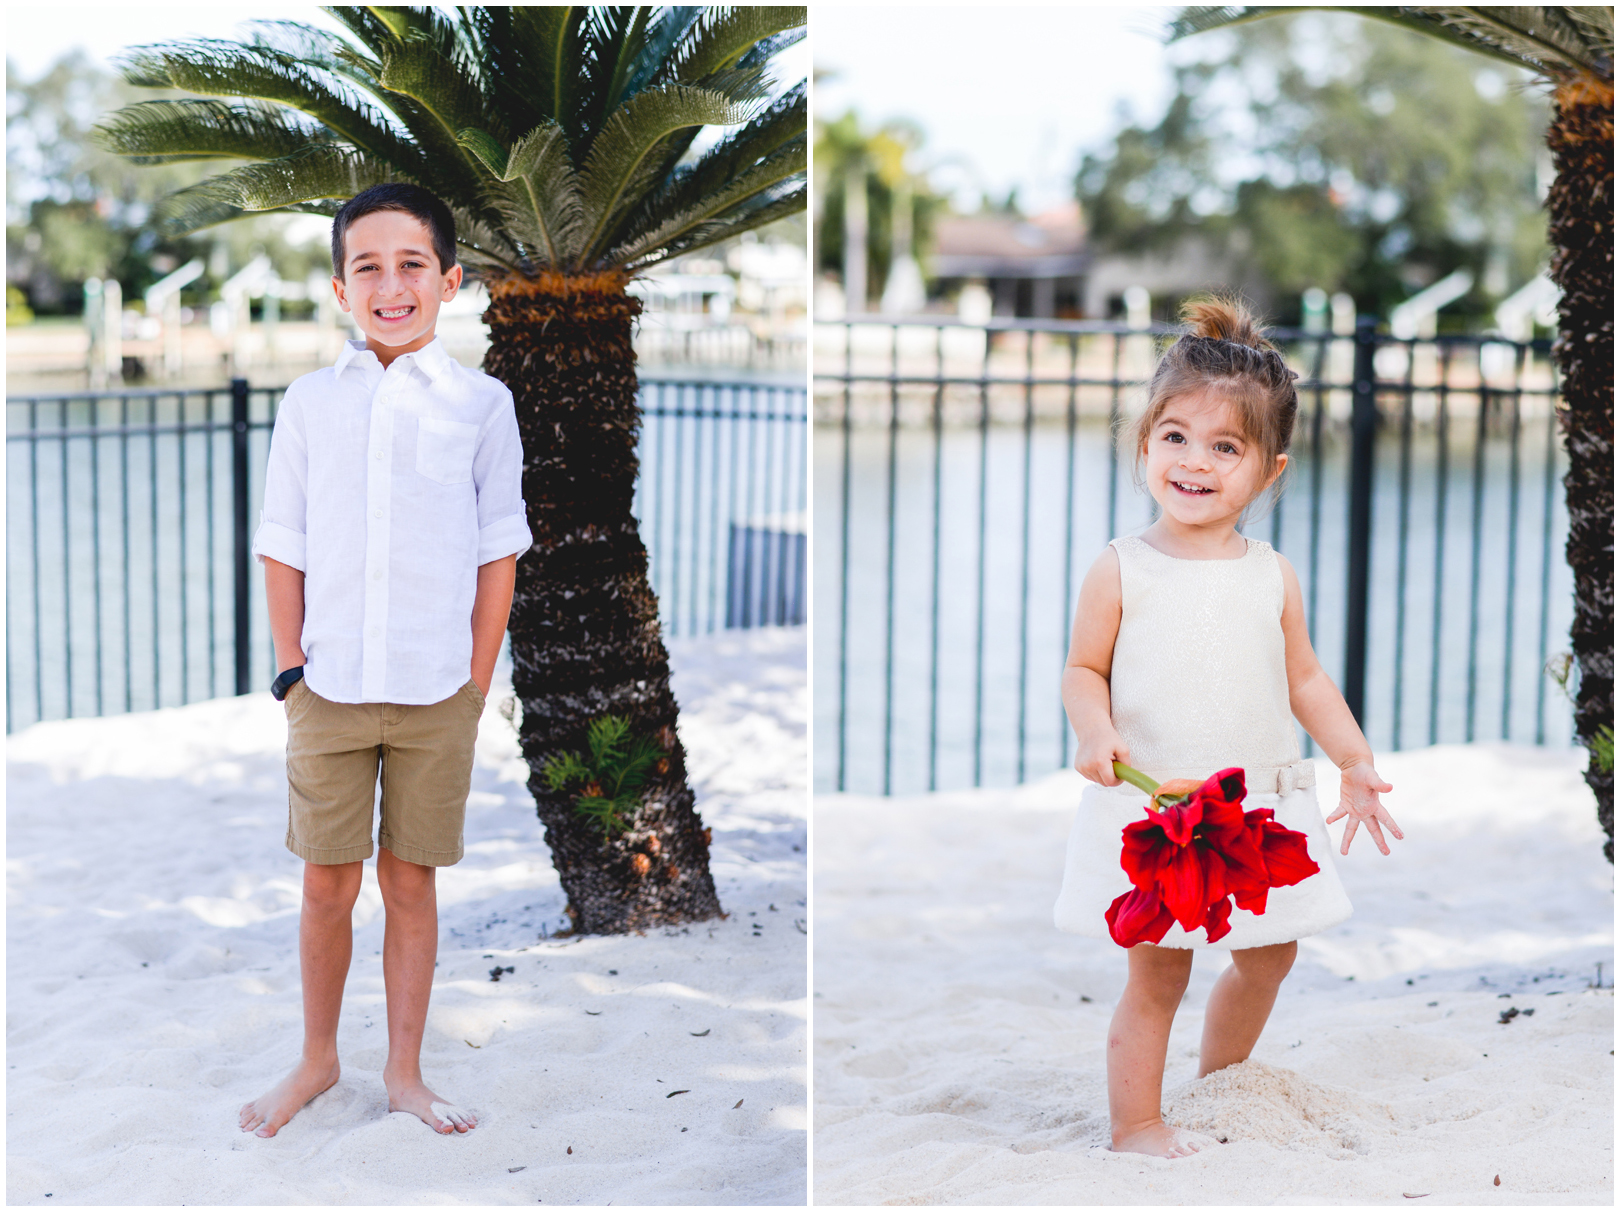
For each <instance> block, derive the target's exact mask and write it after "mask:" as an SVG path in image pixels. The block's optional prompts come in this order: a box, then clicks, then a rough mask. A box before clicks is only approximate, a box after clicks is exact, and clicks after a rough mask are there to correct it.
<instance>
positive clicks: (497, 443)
mask: <svg viewBox="0 0 1617 1215" xmlns="http://www.w3.org/2000/svg"><path fill="white" fill-rule="evenodd" d="M500 390H501V392H502V394H503V395H504V403H503V404H502V405H501V407H499V408H497V409H495V410H494V414H493V416H492V417H491V418H490V419H489V421H488V424H487V425H486V426H485V427H484V428H483V433H482V435H481V437H480V438H479V441H478V444H477V454H476V456H475V457H474V458H473V460H472V481H473V483H474V484H475V485H476V487H477V528H478V533H477V564H478V565H487V564H488V563H489V562H490V561H498V560H499V559H500V558H501V557H509V556H511V555H513V554H516V553H525V552H527V551H528V549H529V548H530V547H532V545H533V533H532V532H530V531H529V530H528V510H527V506H526V504H525V503H524V502H523V501H522V437H521V435H520V434H519V433H518V431H517V414H516V407H515V406H514V405H513V404H512V401H511V393H510V390H509V389H507V388H505V386H504V385H503V384H502V385H500Z"/></svg>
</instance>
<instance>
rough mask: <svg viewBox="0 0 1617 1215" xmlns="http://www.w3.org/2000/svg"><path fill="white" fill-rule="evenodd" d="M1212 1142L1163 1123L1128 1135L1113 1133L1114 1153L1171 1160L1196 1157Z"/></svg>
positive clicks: (1148, 1126) (1137, 1129) (1139, 1128)
mask: <svg viewBox="0 0 1617 1215" xmlns="http://www.w3.org/2000/svg"><path fill="white" fill-rule="evenodd" d="M1212 1142H1213V1141H1212V1140H1211V1139H1209V1138H1208V1137H1207V1136H1206V1135H1198V1134H1196V1133H1195V1132H1194V1131H1184V1130H1180V1129H1179V1128H1178V1127H1176V1126H1169V1125H1168V1124H1167V1123H1166V1122H1162V1121H1157V1122H1153V1123H1150V1124H1149V1125H1147V1126H1142V1127H1138V1128H1136V1129H1135V1130H1132V1131H1128V1132H1126V1133H1119V1132H1117V1131H1113V1132H1112V1151H1114V1152H1138V1153H1140V1154H1141V1155H1142V1156H1165V1157H1167V1158H1168V1159H1169V1160H1174V1159H1177V1158H1178V1157H1180V1156H1191V1155H1194V1154H1195V1153H1197V1152H1199V1151H1201V1150H1202V1148H1204V1147H1207V1146H1208V1145H1209V1144H1211V1143H1212Z"/></svg>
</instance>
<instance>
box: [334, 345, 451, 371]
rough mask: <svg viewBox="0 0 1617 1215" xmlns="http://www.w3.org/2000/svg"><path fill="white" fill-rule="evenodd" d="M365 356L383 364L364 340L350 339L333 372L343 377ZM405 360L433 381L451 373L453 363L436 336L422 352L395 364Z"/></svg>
mask: <svg viewBox="0 0 1617 1215" xmlns="http://www.w3.org/2000/svg"><path fill="white" fill-rule="evenodd" d="M365 355H370V357H371V359H372V360H374V361H375V362H377V363H380V362H381V360H380V359H377V358H376V356H375V355H374V354H372V353H371V351H370V350H368V349H366V346H365V339H364V338H353V339H350V340H348V341H346V342H344V343H343V344H342V350H341V351H339V352H338V354H337V361H336V363H335V364H334V365H333V370H334V371H335V372H336V373H337V374H338V375H341V374H342V373H343V368H345V367H347V366H348V365H349V364H350V363H352V362H353V361H354V360H355V359H358V358H362V357H364V356H365ZM404 359H409V360H410V361H411V362H412V363H413V364H414V365H415V367H416V368H417V369H418V370H420V372H421V373H422V374H423V375H425V376H426V377H427V378H428V379H429V380H433V381H436V380H438V379H440V378H441V377H443V376H444V375H445V374H446V373H447V372H448V371H449V365H450V362H451V360H450V358H449V355H448V354H447V353H445V351H444V344H443V342H442V341H441V340H440V339H439V338H438V337H437V336H436V335H435V336H434V337H433V339H432V341H430V342H428V343H427V344H426V345H425V346H423V347H422V348H421V349H420V350H415V351H412V352H411V353H409V354H401V355H400V356H399V358H398V359H397V360H395V362H398V361H402V360H404Z"/></svg>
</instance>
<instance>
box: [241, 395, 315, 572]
mask: <svg viewBox="0 0 1617 1215" xmlns="http://www.w3.org/2000/svg"><path fill="white" fill-rule="evenodd" d="M308 508H309V451H308V443H307V441H306V437H305V435H304V431H303V411H302V410H301V409H300V408H299V407H298V404H297V402H296V400H295V399H294V396H293V393H291V392H290V391H289V392H288V393H287V394H286V397H285V399H283V400H282V402H281V408H280V410H279V411H278V412H277V413H276V415H275V430H274V433H273V434H271V436H270V453H269V467H268V469H267V470H266V472H265V474H264V508H263V509H262V510H261V511H259V513H258V531H257V532H256V533H255V534H254V536H253V556H255V557H257V558H258V559H259V561H263V560H264V558H266V557H268V558H270V559H271V560H274V561H279V562H280V563H281V564H282V565H290V566H291V567H292V568H293V569H298V570H303V571H305V572H307V571H308V568H309V563H308V555H307V543H306V541H307V533H308V523H307V520H308Z"/></svg>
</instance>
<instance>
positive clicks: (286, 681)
mask: <svg viewBox="0 0 1617 1215" xmlns="http://www.w3.org/2000/svg"><path fill="white" fill-rule="evenodd" d="M302 678H303V668H302V667H291V668H288V669H287V670H285V671H282V672H281V673H280V674H279V675H277V676H276V677H275V682H274V683H272V684H270V695H271V696H273V697H275V699H276V700H285V699H286V694H287V693H288V692H290V691H291V690H292V685H293V684H295V683H296V682H297V681H298V680H300V679H302Z"/></svg>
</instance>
